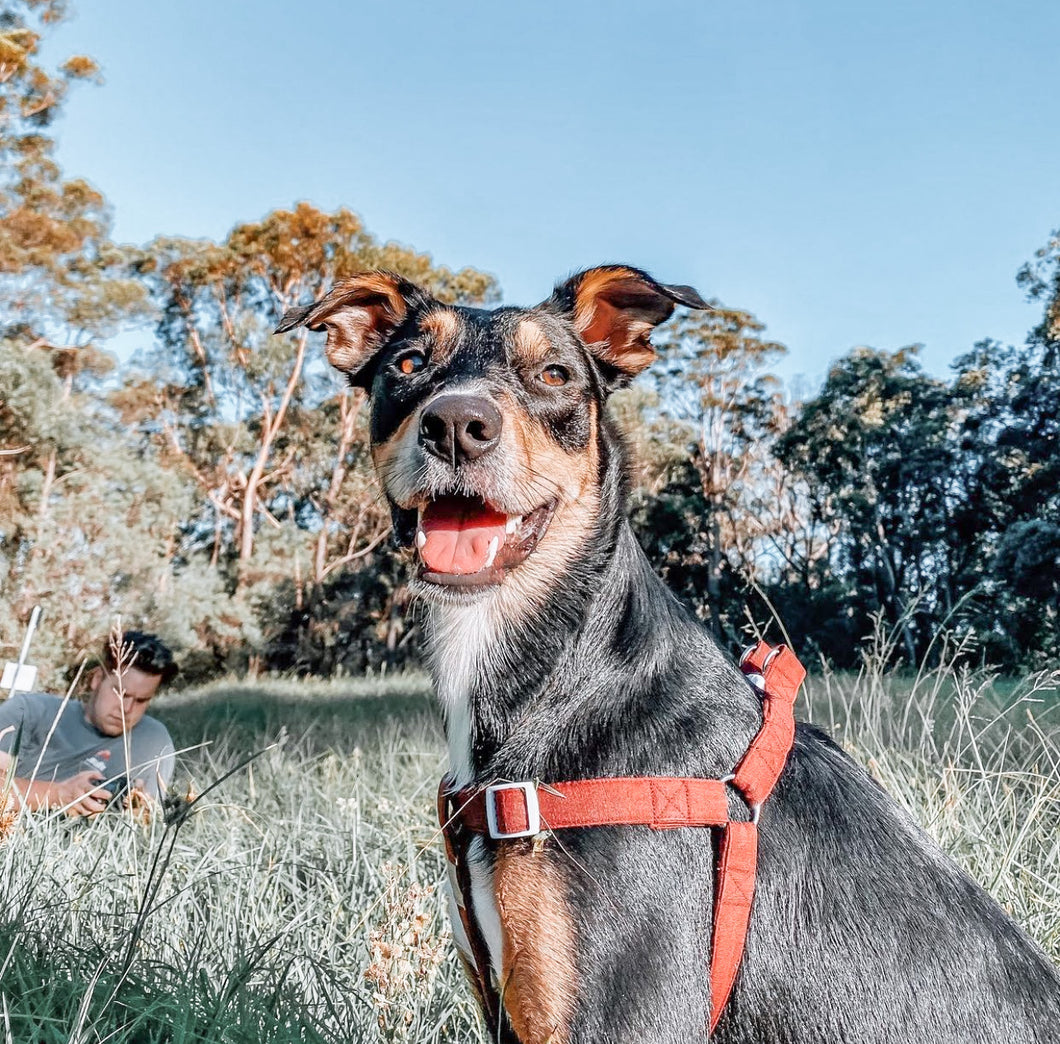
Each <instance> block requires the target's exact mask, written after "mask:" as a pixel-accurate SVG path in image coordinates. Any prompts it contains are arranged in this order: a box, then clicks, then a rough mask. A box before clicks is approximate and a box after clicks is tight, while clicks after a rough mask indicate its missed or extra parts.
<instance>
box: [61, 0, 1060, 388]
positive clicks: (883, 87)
mask: <svg viewBox="0 0 1060 1044" xmlns="http://www.w3.org/2000/svg"><path fill="white" fill-rule="evenodd" d="M73 8H74V17H73V18H72V19H71V20H70V21H69V22H68V23H66V24H65V25H64V26H62V27H61V29H60V30H59V31H58V32H57V33H56V34H54V37H53V40H52V42H51V43H50V44H49V47H48V54H50V55H51V56H53V57H56V58H58V57H61V56H64V55H65V54H67V53H73V52H85V53H88V54H91V55H93V56H94V57H96V58H97V59H98V60H99V61H100V62H101V64H102V66H103V71H104V76H105V79H106V83H105V85H104V86H103V87H100V88H95V87H81V88H79V89H78V90H77V91H76V92H75V93H74V95H73V96H72V97H71V100H70V102H69V105H68V108H67V112H66V115H65V116H64V117H63V119H62V121H61V123H60V125H59V128H58V134H59V138H60V159H61V161H62V162H63V164H64V167H65V169H66V170H67V172H68V173H70V174H79V175H83V176H85V177H87V178H89V180H91V181H93V182H94V183H95V184H96V185H98V186H99V187H100V188H101V189H102V190H103V191H104V192H105V193H106V195H107V196H108V198H109V199H110V201H111V203H112V205H113V207H114V213H115V232H116V235H117V236H118V237H119V238H121V239H123V240H127V241H134V242H142V241H145V240H147V239H149V238H151V237H152V236H154V235H155V234H158V233H167V234H180V235H187V236H208V237H212V238H220V237H223V236H224V234H225V233H226V232H227V231H228V229H229V228H230V227H231V226H232V225H233V224H235V223H236V222H238V221H244V220H253V219H256V218H259V217H261V216H262V215H263V214H265V213H266V212H267V211H268V210H270V209H273V208H275V207H287V206H290V205H291V204H292V203H294V202H295V201H297V200H300V199H307V200H310V201H311V202H313V203H315V204H316V205H318V206H321V207H325V208H329V209H330V208H334V207H337V206H340V205H346V206H349V207H351V208H352V209H354V210H356V211H357V212H358V213H360V214H361V215H362V216H363V218H364V219H365V221H366V223H367V225H368V227H369V228H370V229H371V230H372V231H373V232H375V233H376V234H377V235H379V236H380V237H381V238H383V239H396V240H398V241H400V242H403V243H407V244H410V245H412V246H415V247H417V248H418V249H423V250H428V251H430V252H431V253H432V254H433V255H434V257H435V258H436V260H438V261H439V262H443V263H445V264H448V265H451V266H462V265H465V264H470V265H475V266H477V267H480V268H483V269H486V270H488V271H490V272H492V273H493V274H494V275H496V276H497V278H498V279H499V280H500V283H501V286H502V289H503V292H504V297H505V299H506V300H507V301H510V302H513V303H523V304H529V303H533V302H536V301H538V300H540V299H542V298H543V297H544V296H546V295H547V293H548V291H549V289H550V287H551V285H552V283H553V282H554V281H555V280H556V279H557V278H558V277H560V276H562V275H564V274H566V273H567V272H570V271H572V270H574V269H576V268H578V267H581V266H585V265H590V264H595V263H599V262H604V261H624V262H629V263H632V264H635V265H638V266H640V267H643V268H647V269H648V270H649V271H651V272H652V273H653V274H655V275H657V276H658V277H659V278H661V279H663V280H665V281H668V282H681V283H691V284H693V285H695V286H696V287H698V288H699V289H700V291H702V292H703V293H704V294H706V295H708V296H715V297H718V298H720V299H721V300H722V301H724V302H725V303H726V304H730V305H733V306H739V307H743V308H747V309H750V310H751V311H753V312H755V313H756V314H757V315H758V317H759V318H760V319H762V320H763V321H764V322H765V323H766V324H767V326H768V333H769V335H771V336H772V337H774V338H776V339H778V340H781V341H783V342H784V343H786V344H787V345H788V347H789V349H790V355H789V357H788V358H787V360H785V362H784V363H783V364H782V365H781V367H780V369H781V372H782V373H784V374H785V375H786V376H788V377H789V378H791V377H796V376H797V375H802V376H803V378H804V379H803V381H802V382H801V383H804V384H806V383H808V382H816V381H818V380H820V378H821V377H822V376H823V374H824V373H825V371H826V369H827V366H828V363H829V362H830V361H831V360H832V359H835V358H836V357H838V356H839V355H841V354H842V353H844V352H845V351H846V350H847V349H849V348H850V347H851V346H853V345H855V344H870V345H873V346H876V347H881V348H896V347H899V346H902V345H905V344H910V343H913V342H923V343H924V344H925V351H924V360H925V363H926V365H927V366H928V368H929V369H930V370H931V371H932V372H935V373H938V374H943V373H945V372H946V368H947V366H948V364H949V363H950V361H951V360H952V359H953V358H954V357H955V356H956V355H958V354H959V353H961V352H962V351H964V350H966V349H967V348H969V347H970V346H971V345H972V344H973V343H974V342H975V341H976V340H979V339H980V338H983V337H996V338H998V339H1001V340H1006V341H1021V340H1022V339H1023V337H1024V335H1025V333H1026V331H1027V330H1028V329H1029V328H1030V327H1031V326H1032V325H1033V324H1034V323H1035V322H1036V321H1037V318H1038V317H1039V314H1040V307H1039V306H1037V305H1034V304H1028V303H1026V302H1025V301H1024V299H1023V296H1022V293H1021V292H1020V290H1019V289H1018V288H1017V287H1016V285H1015V282H1014V276H1015V273H1016V271H1017V269H1018V268H1019V267H1020V265H1021V264H1022V263H1023V262H1024V261H1026V260H1028V259H1029V258H1030V257H1031V255H1032V254H1033V252H1034V250H1035V249H1037V248H1038V247H1039V246H1041V245H1042V244H1044V242H1045V241H1046V239H1047V237H1048V235H1049V233H1050V231H1051V230H1052V229H1054V228H1056V227H1058V226H1060V134H1058V133H1057V128H1058V127H1060V86H1058V83H1057V78H1056V41H1057V40H1058V39H1060V3H1056V2H1055V0H1034V2H1031V0H1010V2H1008V3H1005V4H1000V3H996V2H995V3H982V2H968V0H965V2H960V3H941V2H932V0H921V2H906V0H897V2H889V3H886V4H867V3H850V2H849V0H848V2H845V3H838V2H828V0H817V2H812V0H806V2H802V3H796V2H782V0H753V2H744V3H733V2H732V0H729V2H726V3H720V2H715V0H701V2H698V3H691V2H689V3H679V2H670V3H667V2H658V3H656V4H654V5H648V4H644V3H627V2H624V0H615V2H612V3H598V2H577V0H572V2H568V3H559V2H554V0H545V2H538V3H533V4H530V3H520V2H498V0H493V2H491V3H487V2H480V0H474V2H462V3H452V4H439V3H427V2H400V0H399V2H389V3H385V4H381V3H378V2H377V3H373V4H364V3H359V2H351V3H339V2H324V0H304V2H302V3H298V4H294V3H286V4H285V3H279V2H274V0H262V2H254V3H250V2H246V0H212V2H208V0H182V2H181V3H179V4H176V3H169V4H161V3H143V2H142V0H141V2H132V0H105V2H100V0H97V2H96V3H90V2H88V0H74V3H73Z"/></svg>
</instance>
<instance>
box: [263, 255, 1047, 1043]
mask: <svg viewBox="0 0 1060 1044" xmlns="http://www.w3.org/2000/svg"><path fill="white" fill-rule="evenodd" d="M677 305H684V306H687V307H690V308H706V307H709V306H708V305H707V303H706V302H705V301H704V300H703V299H702V298H701V297H700V296H699V294H698V293H697V292H696V291H695V290H693V289H692V288H690V287H687V286H670V285H665V284H663V283H660V282H657V281H656V280H655V279H653V278H652V277H651V276H649V275H648V274H646V273H645V272H643V271H640V270H638V269H635V268H632V267H629V266H625V265H609V266H603V267H599V268H593V269H589V270H587V271H584V272H581V273H580V274H578V275H576V276H574V277H572V278H571V279H568V280H567V281H565V282H563V283H561V284H560V285H558V286H557V287H556V288H555V290H554V292H553V293H552V295H551V296H550V297H549V298H548V299H547V300H546V301H544V302H543V303H542V304H540V305H538V306H536V307H534V308H514V307H501V308H496V309H493V310H481V309H475V308H468V307H455V306H450V305H446V304H443V303H441V302H439V301H438V300H436V299H435V298H433V297H432V296H431V295H430V294H429V293H428V292H427V291H425V290H424V289H422V288H420V287H418V286H416V285H414V284H412V283H410V282H408V281H407V280H405V279H403V278H402V277H400V276H398V275H394V274H392V273H387V272H370V273H365V274H363V275H360V276H357V277H355V278H352V279H348V280H345V281H343V282H340V283H338V284H336V285H335V286H334V287H333V288H332V289H331V290H330V291H329V292H328V293H327V294H326V296H324V297H323V298H322V299H320V300H319V301H317V302H315V303H313V304H311V305H308V306H305V307H300V308H296V309H292V310H291V311H290V312H288V313H287V314H286V315H285V316H284V318H283V320H282V322H281V324H280V327H279V329H280V330H281V331H283V330H289V329H292V328H294V327H296V326H300V325H304V326H308V327H309V329H310V330H323V331H326V333H327V342H326V354H327V357H328V359H329V360H330V362H331V363H332V364H333V365H334V366H335V367H337V368H338V369H339V370H341V371H342V372H343V373H345V374H346V375H347V377H348V379H349V381H350V383H351V384H352V385H354V386H357V387H361V388H364V389H365V390H366V391H367V393H368V395H369V398H370V404H371V406H370V417H371V420H370V438H371V451H372V457H373V461H374V465H375V468H376V471H377V473H378V476H379V479H380V481H381V484H382V488H383V490H384V491H385V493H386V496H387V498H388V500H389V502H390V505H391V508H392V511H393V517H394V533H395V539H397V540H398V541H399V542H400V543H401V544H402V545H403V546H405V547H407V548H409V549H410V552H411V554H412V556H413V557H414V560H415V568H414V573H415V575H414V577H413V579H412V581H411V585H412V589H413V591H414V593H415V594H417V595H419V596H421V597H422V599H423V601H424V603H425V604H426V607H427V614H426V621H425V626H426V636H427V643H428V654H429V658H430V664H431V671H432V674H433V678H434V683H435V687H436V691H437V695H438V698H439V699H440V701H441V704H442V707H443V710H444V717H445V730H446V737H447V742H448V748H449V759H450V779H449V782H448V786H449V789H450V790H451V791H453V792H460V791H462V790H463V789H464V788H469V787H471V788H476V787H477V788H482V787H485V786H487V785H489V784H493V783H496V782H497V781H542V783H541V785H542V787H545V788H547V785H548V784H549V783H550V782H554V781H568V780H586V779H595V778H607V777H702V778H704V779H722V780H723V779H725V778H726V777H727V776H729V775H730V774H731V773H732V771H733V767H734V766H735V765H737V764H738V763H739V761H740V759H741V756H742V755H743V754H744V752H745V751H746V750H747V748H748V745H749V743H750V742H751V741H752V739H753V738H754V737H755V735H756V733H757V732H758V730H759V728H760V726H761V724H762V714H763V710H762V707H763V705H762V700H761V698H760V696H759V695H758V694H757V693H756V692H755V691H754V690H753V689H752V688H751V687H750V686H749V685H748V684H747V683H746V681H745V679H744V678H743V676H742V675H741V673H740V672H739V671H738V670H737V668H736V667H735V666H734V665H733V664H732V662H731V661H730V660H729V658H728V657H727V656H725V655H724V654H723V653H722V651H721V650H720V649H719V648H718V646H717V645H716V644H715V642H714V641H713V640H712V638H711V637H710V635H709V634H708V633H707V632H706V631H705V630H704V628H703V627H702V626H701V625H700V624H699V623H698V622H697V621H696V620H695V619H694V618H693V616H692V615H691V614H690V613H689V612H688V611H687V610H686V609H685V608H684V607H683V606H682V605H681V604H679V603H678V601H677V600H676V599H675V598H674V597H673V596H672V595H671V594H670V593H669V591H668V590H667V589H666V587H665V586H664V584H663V583H662V581H661V580H660V579H659V578H658V577H657V576H656V575H655V573H654V572H653V571H652V569H651V567H650V565H649V563H648V560H647V558H646V557H645V555H644V553H643V551H642V550H641V548H640V547H639V545H638V543H637V541H636V539H635V537H634V535H633V533H632V530H631V528H630V525H629V522H628V521H627V519H626V516H625V506H626V500H627V494H628V489H627V479H626V468H625V459H626V454H625V449H624V444H623V440H622V436H621V434H620V432H619V431H618V430H616V427H615V425H614V423H613V422H612V420H611V419H610V418H609V415H608V411H607V399H608V396H609V395H610V394H611V393H612V392H613V391H614V390H615V389H616V388H619V387H621V386H623V385H624V384H626V383H628V382H629V380H630V379H632V378H633V377H634V376H636V375H637V374H638V373H640V372H641V371H642V370H644V369H645V368H646V367H647V366H648V365H649V364H650V363H651V361H652V359H653V358H654V355H655V353H654V350H653V348H652V345H651V341H650V335H651V332H652V330H653V329H654V327H656V326H657V325H658V324H659V323H661V322H663V321H664V320H666V319H667V318H669V317H670V315H671V314H672V313H673V311H674V309H675V307H676V306H677ZM524 785H528V784H524ZM728 801H729V814H730V815H731V817H732V819H733V820H737V821H739V820H746V819H748V818H749V817H750V816H751V811H750V810H749V809H748V808H747V807H746V805H745V803H744V802H743V801H742V799H741V797H740V795H739V794H737V793H735V792H732V793H730V795H729V799H728ZM759 833H760V837H759V842H758V845H759V849H758V876H757V883H756V888H755V895H754V904H753V910H752V914H751V919H750V927H749V931H748V934H747V939H746V945H745V948H744V951H743V959H742V966H741V968H740V971H739V975H738V977H737V979H736V983H735V987H734V989H733V990H732V993H731V996H730V997H729V1000H728V1003H727V1004H726V1006H725V1008H724V1011H723V1013H722V1015H721V1019H720V1022H719V1023H718V1025H717V1029H716V1031H715V1032H714V1034H713V1035H712V1038H711V1039H714V1040H717V1041H720V1042H723V1044H831V1042H837V1044H838V1042H843V1044H899V1042H912V1041H930V1042H931V1044H992V1042H995V1041H996V1042H1000V1041H1005V1042H1007V1044H1056V1042H1057V1041H1060V977H1058V975H1057V972H1056V970H1055V969H1054V968H1053V966H1052V965H1051V964H1050V963H1049V961H1048V960H1047V959H1046V957H1045V956H1044V955H1043V954H1042V953H1041V952H1040V950H1039V949H1038V948H1036V946H1035V945H1034V944H1033V943H1032V942H1031V941H1030V940H1029V939H1028V938H1027V936H1026V935H1025V934H1023V932H1022V931H1021V930H1020V929H1019V928H1018V927H1017V926H1016V925H1015V924H1014V923H1013V922H1012V921H1011V920H1010V919H1009V918H1008V917H1007V916H1006V915H1005V914H1004V913H1003V911H1002V910H1001V909H1000V908H999V907H998V905H997V904H996V903H995V902H994V901H993V900H992V899H991V898H990V897H989V896H988V895H987V894H986V892H985V891H984V890H983V889H982V888H980V887H979V886H978V885H976V884H975V883H974V882H972V881H971V880H970V878H969V877H967V876H966V875H965V874H964V873H963V872H962V871H961V870H959V869H958V868H957V867H956V866H955V865H954V864H953V863H951V862H950V861H949V860H948V859H947V858H946V857H945V856H944V855H942V854H941V853H940V852H939V851H938V849H937V848H936V847H935V846H934V845H933V844H932V842H930V841H929V840H928V839H927V838H926V837H925V835H924V834H923V833H922V832H921V831H920V830H919V829H918V828H917V827H916V825H915V824H914V823H912V822H911V820H910V819H909V817H908V816H907V815H905V814H904V813H903V812H902V811H901V810H900V809H899V808H898V806H897V805H896V804H895V803H894V802H893V801H892V800H891V799H890V798H889V797H888V796H887V795H886V794H885V793H884V791H883V790H882V788H881V787H880V786H879V785H878V784H877V783H876V782H875V781H874V780H873V779H872V778H871V777H870V776H869V775H868V774H867V773H866V772H865V771H864V770H863V769H861V768H860V767H859V766H858V765H857V764H855V763H854V762H853V761H852V760H851V759H850V758H849V757H848V756H847V755H846V754H845V753H843V751H842V750H840V749H839V748H838V747H837V746H836V745H835V744H834V743H832V742H831V741H830V740H829V739H828V738H827V736H825V735H824V734H823V733H822V732H820V731H818V730H817V729H815V728H813V727H810V726H808V725H805V724H801V723H800V724H799V725H798V727H797V730H796V733H795V739H794V746H793V748H792V750H791V752H790V755H789V757H788V760H787V764H786V767H785V769H784V772H783V774H782V776H781V778H780V780H779V783H778V785H777V786H776V789H775V791H774V792H773V794H772V796H771V797H770V798H769V800H768V801H767V802H766V804H765V807H764V808H763V809H762V812H761V823H760V828H759ZM715 835H716V831H714V830H710V829H702V828H682V829H672V830H653V829H650V828H648V827H645V826H594V827H586V828H582V829H567V830H556V831H553V832H548V831H546V832H544V833H539V834H537V835H536V836H534V837H518V838H511V839H500V840H497V839H493V838H491V837H482V836H475V837H473V838H471V839H470V840H469V842H468V845H467V849H466V852H465V853H464V863H465V865H466V868H467V870H466V875H465V880H464V891H465V892H467V893H468V895H467V903H468V909H469V910H470V911H471V912H472V915H473V916H472V919H471V923H470V925H468V924H466V923H464V922H463V921H462V920H461V918H460V917H455V916H454V924H453V928H454V936H455V938H456V941H457V944H458V946H459V947H460V949H461V951H462V953H463V955H464V957H465V959H466V960H467V962H468V964H469V967H470V968H471V969H472V971H474V970H475V968H476V960H477V963H478V964H479V965H481V964H483V963H484V964H486V965H487V967H486V968H485V969H484V973H483V974H480V975H478V977H477V982H478V984H479V987H480V992H481V993H483V994H484V996H483V997H482V1000H483V1003H484V1007H485V1010H486V1012H487V1015H488V1016H489V1015H490V1012H491V1011H492V1013H493V1014H492V1017H491V1026H490V1029H491V1033H495V1034H496V1038H497V1039H500V1040H503V1041H507V1042H520V1044H546V1042H551V1044H586V1042H596V1044H625V1042H630V1044H632V1042H637V1044H642V1042H649V1041H650V1042H658V1044H662V1042H673V1044H688V1042H693V1041H702V1040H706V1039H707V1038H708V1035H710V1034H709V1029H708V1026H709V1021H710V1007H711V1004H710V983H709V972H710V969H709V963H710V938H711V920H712V907H713V902H714V890H715V869H716V861H717V857H718V852H717V838H716V836H715ZM472 933H473V934H474V935H475V936H476V937H477V939H478V945H477V946H476V945H474V943H475V940H474V939H472V938H469V935H470V934H472ZM476 950H478V951H479V952H478V957H477V958H476V953H475V951H476ZM480 971H482V969H480ZM473 978H474V976H473ZM492 1023H495V1024H492Z"/></svg>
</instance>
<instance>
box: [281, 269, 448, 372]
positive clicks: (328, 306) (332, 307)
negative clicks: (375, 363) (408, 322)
mask: <svg viewBox="0 0 1060 1044" xmlns="http://www.w3.org/2000/svg"><path fill="white" fill-rule="evenodd" d="M429 299H430V298H429V296H428V295H427V294H426V293H425V292H424V291H423V290H421V289H420V288H419V287H418V286H416V284H415V283H410V282H409V281H408V280H407V279H403V278H402V277H401V276H399V275H395V274H394V273H393V272H381V271H380V272H365V273H363V274H361V275H357V276H354V277H353V278H352V279H343V280H342V281H341V282H338V283H336V284H335V285H334V286H333V287H332V288H331V289H330V290H329V291H328V292H327V293H326V294H325V295H324V296H323V297H322V298H321V299H320V300H319V301H316V302H314V303H313V304H310V305H305V306H302V307H298V308H291V309H288V311H287V312H285V313H284V316H283V318H282V319H281V320H280V325H279V326H277V327H276V333H285V332H286V331H287V330H293V329H294V328H295V327H296V326H308V327H309V329H310V330H327V332H328V339H327V344H326V345H325V346H324V353H325V354H326V355H327V357H328V362H329V363H331V365H332V366H334V367H335V369H337V370H341V371H342V372H343V373H345V374H346V375H347V376H348V377H349V379H350V383H351V384H355V385H361V386H362V387H364V382H362V381H361V380H359V379H358V375H359V374H361V373H362V371H363V370H364V369H365V367H366V366H367V364H368V363H369V362H370V361H371V359H372V357H373V356H374V355H375V354H376V352H378V351H379V349H380V348H382V347H383V345H385V344H386V342H387V341H388V340H389V338H390V335H391V334H392V333H393V332H394V331H395V330H396V329H397V328H398V327H399V326H400V325H401V324H402V323H403V322H404V321H405V319H406V318H407V317H408V315H409V313H410V312H411V311H412V309H413V308H415V307H416V306H418V305H421V304H424V303H426V302H427V301H428V300H429Z"/></svg>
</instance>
